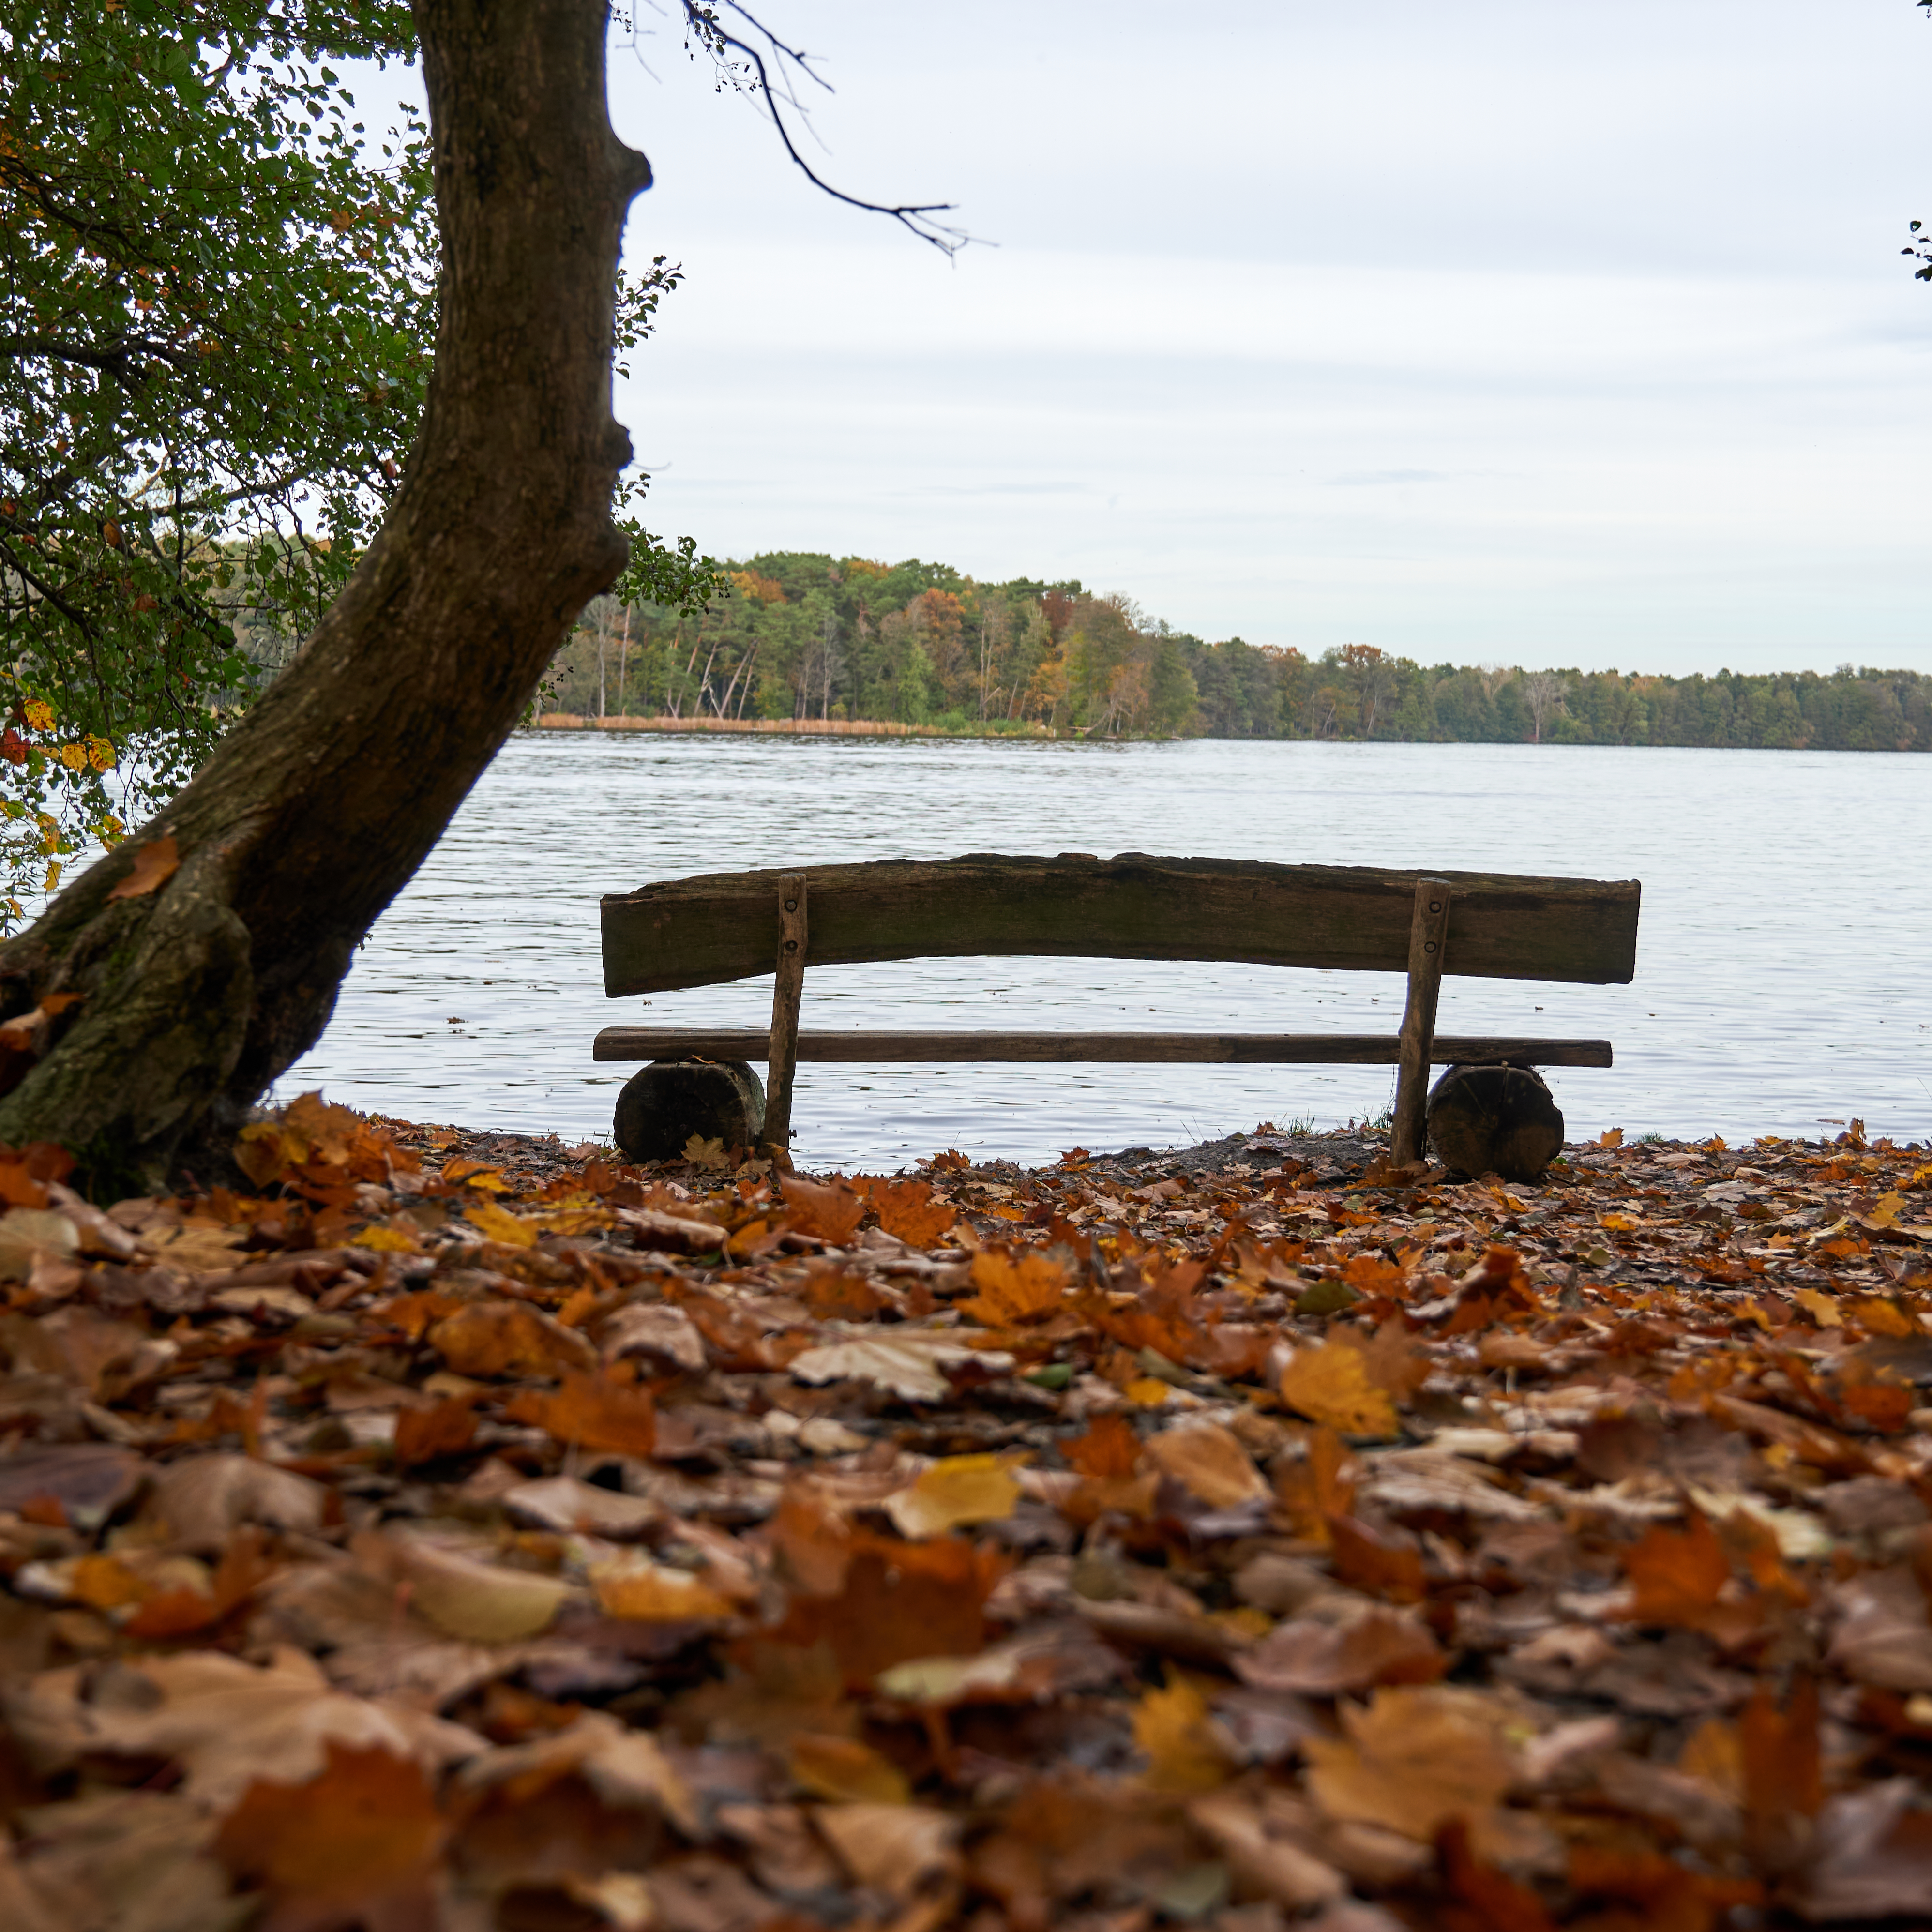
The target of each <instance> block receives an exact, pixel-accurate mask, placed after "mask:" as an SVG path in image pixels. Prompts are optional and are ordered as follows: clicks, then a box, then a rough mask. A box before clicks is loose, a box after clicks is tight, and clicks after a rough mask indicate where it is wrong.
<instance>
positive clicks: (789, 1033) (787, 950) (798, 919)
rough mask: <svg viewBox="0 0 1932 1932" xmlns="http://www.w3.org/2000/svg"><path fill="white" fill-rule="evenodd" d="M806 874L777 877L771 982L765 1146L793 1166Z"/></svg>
mask: <svg viewBox="0 0 1932 1932" xmlns="http://www.w3.org/2000/svg"><path fill="white" fill-rule="evenodd" d="M804 992H805V874H803V873H802V872H787V873H786V874H784V877H782V878H781V879H780V880H778V971H777V974H776V977H775V978H774V980H772V1041H771V1049H770V1052H771V1058H770V1059H769V1061H768V1062H767V1063H766V1075H765V1136H764V1138H765V1151H766V1153H767V1154H769V1157H771V1160H772V1163H774V1165H775V1166H778V1167H781V1168H789V1167H790V1166H791V1152H790V1149H791V1089H792V1079H793V1075H794V1074H795V1073H796V1071H797V1069H798V1007H799V1000H800V998H802V995H803V994H804Z"/></svg>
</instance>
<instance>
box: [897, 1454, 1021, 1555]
mask: <svg viewBox="0 0 1932 1932" xmlns="http://www.w3.org/2000/svg"><path fill="white" fill-rule="evenodd" d="M1019 1499H1020V1486H1019V1478H1016V1476H1015V1475H1014V1474H1013V1467H1012V1462H1011V1459H1010V1458H1009V1457H1004V1456H991V1455H988V1456H947V1457H944V1458H942V1459H941V1460H940V1461H938V1462H937V1463H934V1464H933V1466H932V1468H931V1469H925V1470H922V1471H921V1472H920V1473H919V1475H918V1476H917V1477H916V1478H914V1479H913V1482H912V1483H911V1484H910V1485H909V1486H908V1487H906V1488H904V1489H903V1490H899V1491H898V1492H897V1493H895V1494H894V1495H892V1496H888V1497H887V1498H886V1500H885V1503H884V1505H883V1507H884V1509H885V1512H886V1515H887V1516H888V1517H889V1518H890V1519H891V1520H892V1527H893V1528H894V1529H895V1530H897V1531H898V1533H899V1534H900V1535H901V1536H903V1537H907V1538H910V1539H912V1540H913V1541H919V1539H921V1538H925V1537H929V1536H943V1535H945V1533H946V1532H947V1531H948V1530H953V1529H959V1528H961V1527H962V1526H964V1525H965V1524H968V1523H996V1522H998V1521H1000V1520H1002V1519H1003V1518H1004V1517H1010V1516H1011V1515H1012V1514H1013V1505H1015V1504H1016V1503H1017V1502H1019Z"/></svg>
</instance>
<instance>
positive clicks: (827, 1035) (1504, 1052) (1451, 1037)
mask: <svg viewBox="0 0 1932 1932" xmlns="http://www.w3.org/2000/svg"><path fill="white" fill-rule="evenodd" d="M812 913H813V918H814V922H815V921H816V919H817V900H816V899H815V898H814V900H813V901H812ZM1401 1046H1402V1043H1401V1040H1400V1037H1398V1036H1397V1035H1396V1034H1346V1033H1223V1034H1209V1033H965V1032H958V1033H952V1032H929V1033H917V1032H906V1031H894V1032H888V1033H878V1032H872V1033H844V1032H838V1033H832V1032H808V1033H801V1034H799V1036H798V1058H799V1059H800V1060H817V1061H859V1062H868V1061H895V1060H917V1061H1000V1060H1026V1061H1204V1062H1214V1061H1225V1062H1227V1063H1229V1064H1235V1065H1246V1066H1274V1065H1282V1066H1292V1065H1301V1066H1317V1065H1322V1064H1351V1065H1370V1066H1375V1065H1383V1064H1387V1065H1391V1066H1393V1065H1394V1064H1396V1062H1397V1060H1398V1059H1399V1058H1400V1052H1401ZM770 1050H771V1034H770V1031H769V1029H768V1028H764V1027H711V1028H706V1027H632V1026H613V1027H606V1028H604V1030H603V1031H601V1033H600V1034H598V1036H597V1041H596V1045H595V1047H594V1048H593V1049H592V1058H593V1059H596V1060H605V1061H610V1060H619V1061H637V1060H676V1059H682V1058H686V1057H688V1056H690V1055H697V1056H699V1057H700V1058H706V1059H711V1060H757V1061H763V1060H766V1058H768V1057H769V1053H770ZM1430 1059H1431V1061H1433V1063H1434V1064H1436V1065H1437V1066H1439V1067H1446V1066H1450V1065H1452V1064H1457V1063H1463V1064H1475V1065H1494V1064H1498V1063H1499V1062H1502V1061H1514V1062H1515V1063H1517V1064H1519V1065H1523V1066H1529V1067H1608V1066H1610V1064H1612V1063H1611V1059H1610V1042H1609V1041H1608V1040H1529V1039H1521V1038H1514V1037H1496V1038H1481V1037H1466V1036H1458V1035H1455V1034H1438V1035H1437V1036H1436V1038H1435V1040H1434V1041H1433V1043H1432V1046H1431V1049H1430Z"/></svg>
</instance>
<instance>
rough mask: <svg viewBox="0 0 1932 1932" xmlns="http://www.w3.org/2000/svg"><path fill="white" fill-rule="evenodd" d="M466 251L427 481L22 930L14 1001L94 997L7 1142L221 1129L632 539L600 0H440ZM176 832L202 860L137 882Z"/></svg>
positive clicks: (10, 995) (184, 1141)
mask: <svg viewBox="0 0 1932 1932" xmlns="http://www.w3.org/2000/svg"><path fill="white" fill-rule="evenodd" d="M415 13H416V24H417V28H418V31H419V35H420V37H421V43H422V65H423V78H424V82H425V87H426V89H427V91H428V101H429V110H430V117H431V127H432V130H433V132H434V141H435V158H436V190H437V209H438V214H439V223H440V230H441V235H442V242H443V281H442V290H441V314H440V320H439V325H438V334H437V357H436V365H435V371H434V375H433V377H432V378H431V383H430V387H429V392H428V402H427V405H426V407H425V410H424V414H423V419H422V425H421V428H420V429H419V432H418V435H417V438H416V445H415V447H414V449H413V451H412V452H411V454H410V461H409V463H408V466H407V473H406V475H405V478H404V482H403V485H402V487H401V489H400V490H399V491H398V494H397V496H396V499H395V503H394V505H393V506H392V509H391V511H390V514H389V517H388V518H387V520H386V521H385V523H384V524H383V528H382V529H381V531H380V532H379V533H378V535H377V537H376V539H375V541H374V542H373V543H372V544H371V546H370V549H369V551H368V555H367V556H365V558H364V559H363V560H362V564H361V565H360V567H359V568H358V569H357V571H356V574H355V575H354V576H353V577H352V578H351V580H350V582H349V583H348V585H347V587H346V588H345V589H344V592H343V593H342V595H341V597H340V598H338V600H337V601H336V603H335V605H334V606H333V607H332V609H331V610H329V613H327V615H326V616H325V617H324V618H323V620H322V622H320V624H319V625H317V628H316V631H315V632H314V635H313V636H312V637H311V639H310V640H309V641H308V644H307V645H306V646H305V648H304V649H303V650H302V652H301V654H300V655H299V657H298V658H297V659H296V661H295V663H294V664H293V665H292V666H291V667H290V669H289V670H287V672H286V673H284V675H283V676H282V677H281V679H279V680H278V682H277V683H276V684H275V686H274V687H273V688H272V689H271V690H270V691H269V692H268V693H267V694H266V695H265V696H264V697H263V699H262V700H261V701H260V703H258V704H257V705H256V706H255V707H254V709H252V710H251V712H249V714H248V716H247V717H246V718H245V719H244V721H242V724H240V725H239V726H238V727H236V730H234V732H233V733H231V734H230V736H229V737H228V738H226V739H225V740H224V741H223V743H222V744H221V745H220V747H219V748H217V751H215V753H214V755H213V756H212V757H211V758H210V759H209V760H208V763H206V765H205V766H203V767H202V770H201V771H200V772H199V774H198V775H196V778H195V779H194V781H193V783H192V784H190V785H189V786H188V787H187V789H186V790H184V791H183V792H182V793H181V794H180V795H179V796H178V797H176V798H175V799H173V800H172V802H170V803H169V805H168V806H167V808H166V810H165V811H163V812H161V813H160V814H158V815H157V817H155V819H154V820H153V821H152V822H151V823H150V824H149V825H148V826H146V827H145V828H144V829H142V830H141V831H139V832H136V833H135V834H134V835H133V836H132V837H130V838H129V839H128V840H127V842H126V843H125V844H124V845H122V846H121V847H119V848H118V849H117V850H115V852H113V853H110V855H109V856H107V857H106V858H104V859H102V860H101V861H100V862H98V864H96V865H94V866H92V868H89V870H88V871H86V873H85V874H83V875H82V876H81V877H80V878H79V879H78V880H77V881H76V883H74V884H73V885H72V886H69V887H68V889H67V890H66V891H65V892H63V893H62V895H60V897H59V898H58V899H56V900H55V902H54V903H53V904H52V906H51V907H49V909H48V910H47V912H46V913H45V914H44V915H43V916H42V917H41V918H40V919H39V920H38V921H37V922H36V923H35V924H34V926H32V927H31V928H30V929H28V931H27V932H25V933H23V934H22V935H20V937H19V938H17V939H15V940H13V941H10V943H9V944H7V945H6V946H5V947H0V1018H4V1017H7V1016H12V1015H13V1014H17V1013H23V1012H26V1011H28V1010H31V1008H32V1007H34V1006H35V1005H36V1004H37V1003H38V1002H39V1001H41V1000H43V999H44V998H45V997H46V995H48V994H49V993H52V992H77V993H79V994H80V995H83V999H82V1001H81V1003H80V1004H79V1005H78V1006H77V1007H75V1008H74V1009H73V1010H71V1012H70V1013H67V1014H65V1015H64V1016H63V1019H64V1020H65V1022H66V1024H65V1031H62V1033H61V1034H59V1037H58V1039H57V1040H56V1042H55V1045H54V1046H53V1048H52V1050H51V1052H49V1053H48V1055H46V1057H45V1058H43V1060H42V1061H40V1063H39V1064H37V1066H36V1067H34V1069H33V1070H32V1072H31V1073H30V1074H29V1075H28V1077H27V1079H26V1080H25V1081H24V1082H22V1084H21V1085H20V1086H19V1087H17V1088H16V1089H15V1090H14V1091H13V1092H12V1093H11V1094H8V1095H7V1097H5V1100H0V1139H4V1140H5V1141H7V1142H13V1143H15V1144H19V1143H20V1142H26V1141H30V1140H35V1139H46V1140H54V1141H58V1142H62V1143H63V1144H64V1145H68V1146H69V1147H71V1148H76V1149H77V1150H82V1151H89V1150H91V1151H92V1154H93V1157H94V1159H95V1162H96V1163H110V1164H112V1165H113V1166H115V1167H116V1168H117V1169H119V1170H121V1172H130V1171H131V1172H133V1173H134V1174H136V1175H145V1176H148V1177H150V1178H152V1177H155V1176H157V1175H160V1174H161V1173H163V1172H165V1171H166V1169H168V1168H169V1166H171V1165H172V1164H173V1163H176V1162H178V1160H182V1159H184V1158H188V1157H193V1158H195V1159H197V1160H199V1159H203V1158H205V1157H208V1154H209V1153H210V1151H211V1150H213V1149H216V1148H225V1145H226V1139H227V1137H228V1136H229V1135H231V1134H232V1133H233V1129H234V1128H235V1127H236V1126H237V1125H238V1124H239V1122H240V1121H241V1120H242V1118H243V1116H244V1115H245V1112H246V1110H247V1109H248V1106H250V1104H251V1103H253V1102H254V1100H255V1099H256V1098H257V1097H258V1096H259V1095H260V1094H261V1093H262V1091H263V1089H264V1088H266V1086H267V1085H269V1082H271V1081H272V1080H273V1079H275V1076H277V1075H278V1074H279V1073H281V1072H282V1071H283V1070H284V1069H285V1068H286V1067H288V1066H289V1065H290V1064H291V1063H292V1062H293V1061H295V1060H296V1059H297V1058H299V1056H300V1055H302V1054H303V1053H304V1052H306V1051H307V1050H308V1049H309V1047H311V1046H313V1045H314V1043H315V1041H316V1040H317V1038H318V1037H320V1034H321V1032H322V1030H323V1026H324V1025H326V1022H327V1021H328V1019H329V1014H330V1013H331V1011H332V1009H333V1007H334V1006H335V997H336V992H337V989H338V987H339V986H340V985H341V981H342V979H343V977H344V974H346V972H347V970H348V968H349V965H350V961H351V959H353V956H354V953H355V949H356V945H357V944H358V943H359V941H361V940H362V938H363V936H364V935H365V934H366V933H367V932H368V930H369V929H370V927H371V926H372V925H374V922H375V921H376V919H377V916H378V915H379V914H380V913H381V912H382V910H383V908H384V907H386V905H388V904H389V901H390V900H391V899H392V898H394V896H395V894H396V892H398V890H399V889H401V886H403V885H404V883H406V882H407V880H408V879H409V878H410V876H411V874H413V873H414V872H415V871H416V868H417V867H418V866H419V865H420V864H421V863H422V860H423V859H424V858H425V856H426V855H427V854H428V852H429V851H430V850H431V847H433V846H434V844H436V842H437V839H438V838H440V836H441V835H442V833H443V830H444V829H445V827H446V826H447V825H448V823H449V820H450V819H451V817H452V815H453V814H455V811H456V809H457V808H458V805H460V804H461V802H463V798H464V796H466V793H468V792H469V788H470V787H471V786H472V784H474V783H475V781H476V779H477V778H478V776H479V775H481V772H482V771H483V770H484V767H485V766H487V764H488V763H489V762H490V759H491V758H492V757H493V756H494V755H495V754H496V751H497V749H498V748H499V746H500V745H502V742H503V740H504V739H505V737H506V736H508V733H509V732H510V730H511V728H512V727H514V724H516V722H517V718H518V717H519V715H520V713H521V712H522V710H523V706H524V705H525V703H526V702H527V701H528V700H529V696H530V694H531V693H532V691H534V690H535V687H536V684H537V681H538V678H539V677H540V676H541V673H542V672H543V670H544V667H545V666H546V665H547V664H548V663H549V661H550V658H552V656H553V655H554V654H555V652H556V649H557V648H558V646H559V645H560V644H561V643H562V640H563V639H564V637H565V635H566V634H568V630H569V628H570V625H571V623H572V622H573V621H574V619H575V617H576V616H577V613H578V612H579V611H580V610H581V609H582V608H583V605H584V604H585V603H586V601H588V600H589V598H590V597H592V595H595V593H596V592H598V590H600V589H603V588H604V586H606V585H607V584H608V583H610V582H611V581H612V580H613V578H614V577H616V574H617V572H618V571H619V569H620V568H622V565H623V564H624V562H625V557H626V554H627V546H626V544H625V538H623V536H622V535H621V534H620V533H619V532H618V531H617V529H616V528H615V527H614V526H613V523H612V522H611V520H610V501H611V494H612V491H613V487H614V486H615V484H616V479H617V476H618V474H619V472H620V470H621V469H622V467H623V466H624V464H625V463H626V462H627V461H628V460H629V458H630V453H631V452H630V442H629V439H628V437H627V436H626V435H625V433H624V431H623V430H622V428H621V427H620V426H619V425H618V424H617V423H616V421H615V420H614V419H613V417H612V416H611V413H610V365H611V354H612V349H613V298H614V291H615V286H616V266H617V256H618V249H619V242H620V241H621V239H622V229H623V223H624V218H625V211H626V210H627V209H628V206H629V204H630V202H631V197H632V196H634V194H636V193H637V192H638V191H639V190H640V189H643V188H644V187H648V186H649V183H650V170H649V166H648V165H647V163H646V162H645V160H644V159H643V157H642V156H641V155H640V154H635V153H634V152H633V151H631V150H630V149H629V148H626V147H625V146H624V145H622V143H621V142H619V141H618V139H617V138H616V136H615V134H614V133H613V132H612V131H611V129H610V121H609V116H608V113H607V106H606V98H605V92H604V36H605V19H606V14H605V8H604V5H602V4H601V0H519V4H518V5H514V6H507V5H502V4H500V0H416V7H415ZM166 835H172V837H173V838H174V839H175V841H176V844H177V846H178V849H179V851H180V853H181V867H180V869H179V871H178V872H176V873H175V874H174V876H173V877H172V878H171V879H170V880H168V881H167V882H166V883H165V884H163V886H161V887H160V889H159V890H158V891H157V892H152V893H151V894H148V895H145V896H142V897H130V898H119V899H114V898H110V892H111V891H112V889H113V887H114V886H116V885H117V884H118V883H120V882H121V880H123V879H124V878H126V877H127V874H129V872H130V869H131V868H132V866H133V862H134V858H135V855H136V852H137V851H138V850H139V849H140V848H141V847H142V846H143V845H145V844H148V843H150V842H151V841H154V840H156V839H158V838H162V837H163V836H166Z"/></svg>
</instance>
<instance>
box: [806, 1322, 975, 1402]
mask: <svg viewBox="0 0 1932 1932" xmlns="http://www.w3.org/2000/svg"><path fill="white" fill-rule="evenodd" d="M975 1364H977V1366H978V1367H980V1368H981V1369H983V1370H986V1372H987V1373H989V1374H996V1375H997V1374H1004V1373H1006V1372H1007V1371H1009V1370H1011V1368H1012V1367H1013V1358H1012V1356H1010V1355H1001V1354H998V1353H996V1352H993V1351H992V1350H989V1349H969V1348H967V1347H965V1346H964V1345H963V1344H962V1343H961V1341H960V1339H959V1333H958V1331H956V1330H953V1329H950V1328H910V1327H905V1328H885V1329H881V1330H880V1331H877V1332H876V1333H861V1334H855V1335H853V1336H852V1337H850V1338H849V1339H847V1340H839V1341H835V1342H829V1343H825V1344H824V1345H823V1346H820V1347H818V1348H815V1349H804V1350H802V1351H801V1352H799V1354H797V1355H794V1356H793V1358H792V1359H791V1363H790V1367H791V1372H792V1374H793V1376H794V1377H796V1379H797V1380H799V1382H805V1383H810V1384H814V1385H816V1384H823V1383H826V1382H871V1383H872V1384H874V1385H875V1386H877V1388H883V1389H886V1390H889V1391H891V1393H892V1394H894V1395H896V1396H900V1397H903V1398H904V1400H906V1401H907V1402H942V1401H944V1400H945V1399H946V1397H947V1396H948V1395H949V1394H951V1393H952V1388H953V1385H952V1384H951V1382H949V1381H948V1380H947V1371H948V1370H953V1371H958V1370H964V1369H968V1368H971V1367H974V1365H975Z"/></svg>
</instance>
